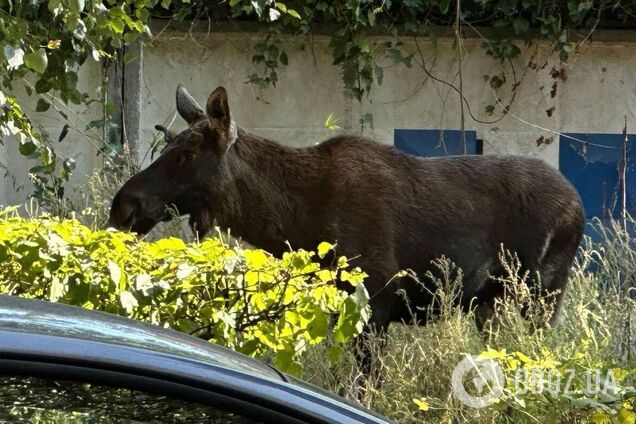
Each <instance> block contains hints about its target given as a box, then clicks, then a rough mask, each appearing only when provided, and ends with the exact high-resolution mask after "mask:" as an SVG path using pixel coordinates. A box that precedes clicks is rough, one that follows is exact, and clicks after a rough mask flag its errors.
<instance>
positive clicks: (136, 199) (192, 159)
mask: <svg viewBox="0 0 636 424" xmlns="http://www.w3.org/2000/svg"><path fill="white" fill-rule="evenodd" d="M176 97H177V111H178V112H179V114H180V115H181V117H182V118H183V119H184V120H185V121H186V122H187V123H188V125H189V128H188V129H186V130H185V131H182V132H181V133H179V134H176V133H173V132H172V131H170V130H168V129H166V128H165V127H163V126H161V125H157V126H155V128H156V129H157V130H158V131H162V132H163V133H164V138H165V141H166V143H167V144H166V147H164V149H163V150H162V151H161V154H160V156H159V157H158V158H157V159H156V160H155V161H154V162H153V163H152V164H151V165H150V166H148V167H147V168H146V169H144V170H143V171H141V172H139V173H138V174H136V175H135V176H133V177H132V178H131V179H130V180H128V181H127V182H126V183H125V184H124V186H123V187H122V188H121V189H120V190H119V192H118V193H117V194H116V195H115V198H114V199H113V203H112V206H111V210H110V217H109V221H108V225H109V226H110V227H114V228H117V229H120V230H127V231H133V232H136V233H138V234H146V233H148V232H149V231H150V230H151V229H152V228H153V227H154V226H155V225H156V224H157V223H159V222H161V221H168V220H170V218H171V216H172V215H173V214H174V213H172V212H171V210H176V211H177V213H178V214H180V215H185V214H190V225H191V226H192V227H193V229H195V230H196V231H197V233H198V234H199V236H203V235H204V234H205V233H206V232H207V231H208V230H209V229H210V227H211V225H212V218H211V217H209V216H208V214H206V213H205V212H204V210H205V209H204V208H203V205H204V204H209V203H210V198H211V197H213V196H214V194H215V193H214V185H210V184H209V181H211V180H212V181H213V180H214V179H215V177H218V178H219V179H220V178H221V176H222V172H223V171H222V168H223V166H222V164H223V157H224V155H225V153H226V152H227V150H228V149H229V148H230V147H231V146H232V144H233V143H234V141H235V140H236V138H237V130H236V127H235V125H234V123H233V121H232V120H231V118H230V109H229V106H228V101H227V93H226V91H225V89H224V88H223V87H218V88H216V89H215V90H214V91H213V92H212V94H210V96H209V97H208V101H207V104H206V108H205V110H203V108H201V107H200V106H199V105H198V104H197V102H196V101H195V100H194V99H193V98H192V96H190V94H188V92H187V91H186V89H185V88H184V87H183V86H181V85H180V86H179V87H178V88H177V96H176Z"/></svg>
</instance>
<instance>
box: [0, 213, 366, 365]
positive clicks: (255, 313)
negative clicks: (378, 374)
mask: <svg viewBox="0 0 636 424" xmlns="http://www.w3.org/2000/svg"><path fill="white" fill-rule="evenodd" d="M334 249H335V246H333V245H331V244H329V243H321V244H320V245H319V246H318V247H317V251H316V252H313V251H304V250H298V251H289V252H286V253H285V254H284V255H283V257H282V258H280V259H278V258H275V257H273V256H271V255H270V254H268V253H267V252H265V251H263V250H258V249H243V248H240V247H238V246H236V247H231V246H230V245H229V244H227V243H226V242H224V241H222V240H221V239H219V238H208V239H205V240H204V241H202V242H199V243H190V244H188V243H185V242H183V241H182V240H180V239H176V238H167V239H162V240H159V241H155V242H147V241H144V240H139V239H137V237H136V236H135V235H134V234H130V233H123V232H119V231H115V230H112V229H109V230H100V231H92V230H90V229H89V228H88V227H86V226H83V225H82V224H80V223H79V222H78V221H75V220H60V219H56V218H51V217H39V218H36V219H24V218H20V217H19V216H17V215H15V214H14V213H12V212H11V211H9V210H6V211H4V212H1V213H0V293H3V294H9V295H17V296H22V297H28V298H37V299H45V300H50V301H53V302H63V303H67V304H72V305H78V306H81V307H83V308H88V309H96V310H102V311H106V312H111V313H115V314H120V315H124V316H127V317H130V318H134V319H137V320H142V321H147V322H151V323H153V324H157V325H163V326H165V327H170V328H173V329H175V330H179V331H182V332H185V333H188V334H192V335H194V336H197V337H200V338H204V339H206V340H210V341H211V342H214V343H217V344H220V345H223V346H227V347H229V348H231V349H234V350H236V351H239V352H243V353H245V354H248V355H250V356H254V357H261V358H263V357H265V358H269V359H272V360H273V362H274V364H275V365H276V366H278V367H279V368H281V369H283V370H285V371H287V372H291V373H294V374H300V373H301V371H302V366H301V363H300V361H299V359H300V357H301V356H302V354H303V352H304V351H305V350H306V348H307V346H308V345H312V344H318V343H321V342H323V341H324V340H325V339H326V338H328V337H330V338H332V339H333V340H335V341H336V342H337V343H346V342H347V341H349V340H351V339H352V338H354V337H355V336H356V335H358V334H359V333H360V332H361V331H362V328H363V326H364V324H365V322H366V320H367V319H368V316H369V313H370V312H369V307H368V294H367V292H366V289H365V288H364V285H363V284H362V282H363V280H364V278H365V277H366V275H365V274H364V273H363V272H362V271H361V270H360V269H358V268H352V267H351V266H350V265H349V263H348V262H347V259H346V258H345V257H339V258H337V257H336V259H335V260H334V264H333V266H331V267H328V268H327V267H321V265H320V264H319V262H318V261H319V260H320V259H322V258H324V257H325V256H326V255H327V254H333V251H334ZM334 257H335V256H334ZM336 280H339V281H342V282H343V283H342V284H350V285H351V290H348V291H344V290H341V289H339V288H337V287H336V284H335V281H336ZM335 316H337V319H335V318H333V319H332V317H335ZM332 324H333V325H332Z"/></svg>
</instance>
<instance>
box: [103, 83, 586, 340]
mask: <svg viewBox="0 0 636 424" xmlns="http://www.w3.org/2000/svg"><path fill="white" fill-rule="evenodd" d="M179 90H183V89H182V88H179ZM179 90H178V94H177V98H178V102H177V103H178V105H179V103H181V106H180V107H179V111H180V112H181V114H182V116H184V118H185V119H186V120H187V121H188V122H189V123H190V129H188V130H186V131H184V132H183V133H181V134H180V135H178V136H171V137H172V139H171V140H170V143H169V145H168V147H167V148H166V149H165V150H164V152H163V153H162V155H161V156H160V157H159V158H158V159H157V160H156V161H155V162H154V163H153V164H151V165H150V166H149V167H148V168H147V169H146V170H144V171H142V172H140V173H139V174H137V175H135V176H134V177H133V178H131V179H130V180H129V181H128V182H127V183H126V184H125V185H124V187H123V188H122V189H121V190H120V192H119V193H118V194H117V195H116V197H115V199H114V201H113V205H112V210H111V220H110V224H111V225H112V226H115V227H118V228H123V229H132V230H133V231H137V232H141V233H145V232H147V231H149V230H150V229H151V228H152V227H153V226H154V225H155V224H156V223H157V222H158V221H160V220H163V219H166V218H167V215H166V212H165V210H166V207H167V206H171V205H175V206H176V207H177V209H178V211H179V212H180V213H183V214H190V215H191V224H192V225H193V226H194V227H195V229H196V230H197V232H198V233H199V235H204V234H205V233H206V232H207V231H208V230H209V229H210V228H211V225H212V223H213V221H214V220H215V219H216V220H217V222H218V224H219V225H220V226H222V227H226V228H230V229H231V231H232V234H235V235H238V236H241V237H242V238H243V239H244V240H246V241H248V242H249V243H251V244H253V245H255V246H257V247H260V248H263V249H265V250H268V251H270V252H272V253H273V254H275V255H280V254H282V252H284V251H285V250H286V249H287V248H288V247H287V245H286V242H287V241H288V242H289V244H290V245H291V246H292V247H293V248H294V249H297V248H304V249H315V248H316V246H317V245H318V243H319V242H321V241H331V242H337V243H338V252H339V253H342V254H345V255H347V256H349V257H358V258H359V259H358V260H357V262H356V265H359V266H360V267H361V268H362V269H363V270H364V271H366V272H367V273H368V274H369V278H368V280H367V282H366V286H367V289H368V291H369V293H370V294H371V296H372V299H371V306H372V313H373V315H372V319H371V321H372V322H371V324H372V325H373V326H374V327H375V329H376V330H384V329H386V327H387V326H388V325H389V323H390V322H395V321H401V320H410V319H411V318H412V317H411V316H410V313H409V311H416V309H417V308H416V307H420V308H425V307H426V306H428V305H429V304H430V302H431V297H430V295H429V294H428V292H427V291H426V290H423V289H422V288H421V287H420V286H419V285H418V284H417V283H416V282H414V281H413V280H411V279H398V280H395V281H394V282H393V283H392V284H391V285H389V286H386V283H387V281H388V280H390V279H391V277H393V276H394V275H395V273H396V272H398V271H399V270H402V269H411V270H413V271H415V272H416V273H417V274H418V275H419V276H423V275H424V274H425V272H426V271H427V270H430V268H431V261H432V260H433V259H435V258H438V257H440V256H442V255H444V256H446V257H447V258H450V259H451V260H452V261H454V262H455V263H456V264H457V265H458V266H459V267H460V268H461V269H462V270H463V272H464V279H463V296H462V303H463V304H464V306H466V307H467V306H468V304H469V302H471V301H472V302H473V304H474V305H479V304H486V305H490V304H492V302H493V299H494V298H495V297H496V296H499V295H501V285H500V284H497V283H495V282H493V280H492V277H493V276H496V275H497V274H498V273H500V272H501V269H500V263H499V260H498V254H499V252H500V249H501V245H502V244H503V245H504V246H505V247H506V248H507V249H510V250H511V251H514V252H516V253H517V254H518V256H519V258H520V260H521V262H522V264H523V266H524V267H525V268H526V269H527V270H530V271H531V272H533V273H534V272H539V273H540V274H541V279H540V281H541V283H540V284H541V287H540V292H541V293H542V294H544V295H545V294H548V293H553V292H559V291H560V292H561V293H557V294H555V296H554V297H553V298H552V299H553V301H554V302H553V304H554V306H555V307H556V308H555V309H558V307H559V305H560V303H561V297H562V291H563V290H564V289H565V286H566V283H567V277H568V270H569V268H570V266H571V264H572V260H573V258H574V255H575V253H576V250H577V246H578V244H579V242H580V239H581V235H582V232H583V226H584V216H583V209H582V205H581V200H580V198H579V195H578V194H577V192H576V190H575V189H574V187H573V186H572V185H571V184H570V183H569V182H568V181H566V179H565V178H564V177H563V176H562V175H561V174H560V173H559V171H557V170H555V169H553V168H551V167H550V166H548V165H547V164H545V163H544V162H543V161H541V160H537V159H529V158H525V157H514V156H464V157H446V158H435V159H423V158H416V157H413V156H409V155H406V154H404V153H401V152H399V151H397V150H396V149H394V148H393V147H389V146H383V145H379V144H376V143H373V142H370V141H367V140H365V139H363V138H360V137H353V136H339V137H335V138H332V139H330V140H327V141H325V142H323V143H321V144H319V145H316V146H314V147H309V148H302V149H297V148H291V147H284V146H281V145H279V144H276V143H274V142H272V141H269V140H266V139H264V138H261V137H258V136H255V135H252V134H249V133H247V132H244V131H242V130H239V131H238V137H237V138H236V141H234V142H232V134H231V127H232V124H231V121H230V119H229V108H228V107H227V98H226V94H225V91H224V90H223V89H222V88H219V89H217V90H215V91H214V92H213V93H212V95H211V96H210V98H209V99H208V104H207V114H206V113H204V112H203V110H202V109H200V108H199V109H197V107H198V106H196V103H194V104H192V103H189V100H191V98H190V99H189V98H187V97H184V96H185V95H186V94H184V93H185V91H184V90H183V91H182V92H179ZM180 96H181V97H180ZM184 104H187V105H188V107H184ZM162 130H163V129H162ZM166 134H167V137H169V136H170V135H169V134H168V133H166ZM185 152H191V153H192V154H193V155H194V158H190V156H188V155H187V153H185ZM533 281H534V280H533ZM385 286H386V287H385ZM398 289H401V290H404V292H405V294H406V297H407V298H408V299H409V302H410V305H408V307H407V305H406V304H405V301H404V298H403V297H402V296H400V295H398V294H396V291H397V290H398ZM555 315H556V312H555ZM418 318H419V319H424V320H425V317H422V316H420V317H418Z"/></svg>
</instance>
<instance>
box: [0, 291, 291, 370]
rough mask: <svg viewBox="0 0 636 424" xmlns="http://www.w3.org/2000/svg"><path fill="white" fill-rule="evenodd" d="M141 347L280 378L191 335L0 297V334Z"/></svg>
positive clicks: (260, 364) (264, 367) (106, 315)
mask: <svg viewBox="0 0 636 424" xmlns="http://www.w3.org/2000/svg"><path fill="white" fill-rule="evenodd" d="M3 330H4V331H12V332H21V333H30V334H41V335H49V336H57V337H66V338H73V339H79V340H86V341H94V342H103V343H109V344H115V345H120V346H126V347H133V348H142V349H147V350H151V351H155V352H159V353H163V354H168V355H172V356H177V357H181V358H184V359H188V360H193V359H194V360H198V361H201V362H205V363H209V364H211V365H214V366H220V367H224V368H230V369H232V370H235V371H240V372H243V373H248V374H251V375H254V374H256V375H260V376H263V377H266V378H269V379H277V380H286V379H285V377H284V376H283V374H281V373H280V372H279V371H277V370H276V369H274V368H273V367H270V366H268V365H267V364H265V363H263V362H260V361H257V360H255V359H252V358H250V357H248V356H245V355H242V354H240V353H237V352H234V351H232V350H230V349H227V348H224V347H221V346H218V345H215V344H212V343H209V342H206V341H204V340H201V339H197V338H195V337H191V336H188V335H186V334H183V333H179V332H177V331H174V330H170V329H165V328H162V327H159V326H156V325H150V324H145V323H142V322H139V321H135V320H132V319H128V318H124V317H120V316H117V315H114V314H109V313H104V312H98V311H92V310H87V309H82V308H79V307H75V306H69V305H63V304H59V303H51V302H47V301H41V300H33V299H23V298H19V297H15V296H7V295H0V331H3Z"/></svg>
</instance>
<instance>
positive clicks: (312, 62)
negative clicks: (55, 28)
mask: <svg viewBox="0 0 636 424" xmlns="http://www.w3.org/2000/svg"><path fill="white" fill-rule="evenodd" d="M623 34H624V36H623V37H622V38H623V39H624V40H622V41H594V42H591V43H590V42H588V43H587V44H586V45H585V46H584V47H583V48H582V50H581V52H580V53H579V54H577V55H576V56H574V57H573V58H572V59H571V60H570V62H569V63H568V64H567V65H564V66H563V68H564V69H565V71H566V76H567V80H566V81H561V80H558V81H557V80H555V79H554V78H553V77H552V76H551V75H550V71H551V69H552V68H553V67H555V68H557V69H560V67H561V65H560V64H559V61H558V57H557V56H556V55H554V54H552V52H551V51H550V49H549V48H548V47H547V46H544V45H539V46H534V47H531V48H525V49H524V50H523V52H522V55H521V57H520V58H519V59H517V60H515V61H514V67H515V73H516V75H517V78H518V80H519V81H520V85H519V87H518V89H517V93H516V96H515V101H514V102H513V103H512V107H511V111H510V112H511V113H510V114H508V115H507V116H505V117H504V118H503V119H501V120H500V121H498V122H496V123H480V122H476V121H474V120H473V119H471V118H470V116H468V112H467V111H466V110H465V114H466V117H465V128H466V129H467V130H476V131H477V134H478V137H479V138H481V139H483V140H484V154H495V153H512V154H524V155H531V156H537V157H541V158H543V159H544V160H546V161H547V162H549V163H550V164H552V165H554V166H558V150H559V148H558V144H559V143H558V138H559V137H558V135H555V133H554V132H610V133H620V132H621V131H622V129H623V125H624V116H625V115H626V116H627V118H628V129H629V127H631V128H632V129H633V128H636V119H635V118H636V117H635V116H634V111H635V110H636V108H634V107H633V106H634V103H635V102H636V78H634V77H632V76H631V70H632V69H633V68H634V67H636V43H635V42H634V41H636V37H633V36H632V34H629V33H627V34H626V35H625V33H623ZM630 38H631V40H630ZM254 40H255V38H254V37H253V36H252V35H250V34H248V33H241V32H226V33H206V32H194V33H192V34H189V35H187V36H185V35H184V34H183V33H180V32H176V31H170V30H167V31H164V32H163V33H162V34H161V36H160V37H159V38H158V39H157V40H156V42H155V43H154V45H153V46H152V48H148V49H146V50H145V52H144V65H143V68H144V73H143V80H144V87H143V90H142V92H143V96H144V97H143V98H144V101H143V102H142V111H141V121H142V123H141V127H142V132H143V137H142V139H143V140H150V139H152V137H153V134H155V131H154V129H153V126H154V125H155V124H156V123H166V122H167V123H172V125H173V128H175V129H179V128H183V127H184V122H183V121H182V120H181V119H180V118H178V117H177V118H176V119H174V113H175V102H174V92H175V88H176V85H177V84H178V83H183V84H185V85H186V86H187V87H188V89H189V90H190V92H191V93H192V94H193V95H194V96H195V98H197V100H199V102H200V103H201V104H205V99H206V97H207V95H208V94H209V93H210V92H211V91H212V90H213V89H214V88H215V87H216V86H217V85H223V86H225V87H226V88H227V89H228V93H229V96H230V109H231V111H232V113H233V116H234V118H235V119H236V121H237V123H238V125H239V126H242V127H244V128H246V129H248V130H251V131H254V132H256V133H258V134H260V135H264V136H268V137H271V138H273V139H275V140H278V141H280V142H281V143H285V144H289V145H293V146H307V145H311V144H314V143H316V142H319V141H321V140H323V139H325V138H327V137H329V136H332V135H335V134H337V133H339V132H348V133H360V132H361V126H360V124H359V118H360V116H362V115H363V114H365V113H371V114H372V115H373V120H374V123H373V128H369V127H368V126H367V127H366V128H365V129H364V134H365V135H367V136H369V137H371V138H374V139H375V140H377V141H378V142H381V143H387V144H392V143H393V131H394V129H396V128H423V129H426V128H435V129H460V128H461V119H460V117H461V113H460V102H459V95H458V94H457V93H456V92H455V91H454V90H453V89H452V88H450V87H448V86H447V85H445V84H442V83H440V82H436V81H434V80H432V79H430V78H428V77H427V76H426V74H425V73H424V72H423V70H422V69H421V67H420V66H419V65H418V63H420V62H421V58H420V57H419V54H417V52H418V49H417V46H416V45H415V43H414V42H413V41H412V40H410V39H405V40H403V42H404V49H405V50H406V51H410V52H413V53H416V56H415V58H414V65H413V66H412V67H411V68H406V67H404V66H391V61H390V60H389V59H383V60H381V61H380V63H381V64H382V65H383V66H385V69H384V81H383V84H382V85H381V86H375V87H374V88H373V90H372V92H371V95H370V96H369V97H367V98H365V99H364V101H363V102H362V103H359V102H357V101H355V100H352V99H351V98H349V97H348V96H347V95H345V93H344V89H343V87H342V83H341V82H340V69H339V68H338V67H335V66H332V65H331V61H332V60H331V56H330V53H329V48H328V43H329V41H328V38H327V37H321V36H315V37H313V38H312V39H309V38H306V39H305V38H297V39H294V40H289V41H287V42H286V43H285V44H284V48H285V51H286V52H287V54H288V56H289V66H288V67H284V68H282V69H280V70H279V72H278V74H279V83H278V87H277V88H273V89H267V90H265V92H264V93H260V92H258V90H257V89H256V88H254V87H253V86H252V85H250V84H245V81H246V79H247V78H246V75H248V74H249V73H252V72H255V71H257V70H258V68H257V67H256V66H255V65H254V64H253V63H252V61H251V50H250V46H251V44H252V42H254ZM383 41H386V39H384V38H382V37H378V38H377V39H375V40H374V48H376V49H377V50H378V52H380V55H379V56H378V57H382V56H383V55H382V48H383V47H382V46H381V43H382V42H383ZM481 44H482V41H481V40H479V39H468V40H465V42H464V45H463V52H464V53H463V59H462V71H463V72H462V73H463V75H462V76H463V86H464V95H465V97H466V98H467V99H468V101H469V103H470V104H469V106H470V108H471V110H472V112H473V114H474V115H476V118H478V119H480V120H483V121H492V120H493V118H496V117H498V116H501V114H500V113H496V115H495V116H494V117H489V116H486V115H485V113H484V107H485V105H486V104H492V103H495V101H494V95H493V91H492V89H491V88H490V86H489V84H488V83H487V82H486V81H485V80H484V75H485V74H491V75H492V74H495V73H498V72H500V71H501V70H502V69H503V70H504V71H505V72H506V74H507V76H508V79H509V80H510V79H511V75H512V72H511V68H510V66H509V65H506V66H503V67H502V65H500V64H499V63H498V62H497V61H495V60H493V59H491V58H489V57H486V56H485V55H484V54H483V49H482V47H481ZM419 46H420V50H421V51H422V56H423V58H424V61H425V62H424V63H425V66H426V68H427V69H428V70H429V71H430V72H431V73H432V74H433V75H434V76H435V77H437V78H439V79H442V80H445V81H448V82H452V83H453V84H454V85H455V86H458V84H459V79H458V72H457V70H458V60H457V49H456V48H454V47H453V40H450V39H441V40H438V41H437V43H436V44H433V43H432V42H431V41H430V40H427V39H421V40H419ZM529 61H532V62H534V63H537V64H539V66H540V67H542V69H537V70H533V69H529V68H528V67H527V64H528V63H529ZM543 65H545V66H543ZM555 81H557V84H558V86H557V94H556V96H555V97H552V96H551V90H552V86H553V84H554V82H555ZM507 87H508V88H507V91H508V92H506V90H500V91H499V95H500V96H501V97H502V99H503V100H502V103H503V104H508V102H509V99H510V94H511V93H510V88H509V84H508V85H507ZM258 96H262V97H263V99H264V100H261V101H257V100H256V98H257V97H258ZM552 107H554V108H555V109H554V112H553V114H552V116H551V117H549V116H548V114H547V110H548V109H551V108H552ZM500 110H501V109H500V108H498V111H497V112H500ZM331 113H332V114H333V115H334V117H335V118H337V119H339V124H340V126H341V127H342V130H340V131H335V132H334V131H330V130H328V129H326V128H325V125H324V122H325V119H326V118H327V116H329V114H331ZM541 136H544V137H545V138H546V139H549V138H550V137H552V140H553V142H552V143H551V144H544V145H541V146H537V139H538V138H539V137H541ZM141 150H143V148H142V149H141Z"/></svg>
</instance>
